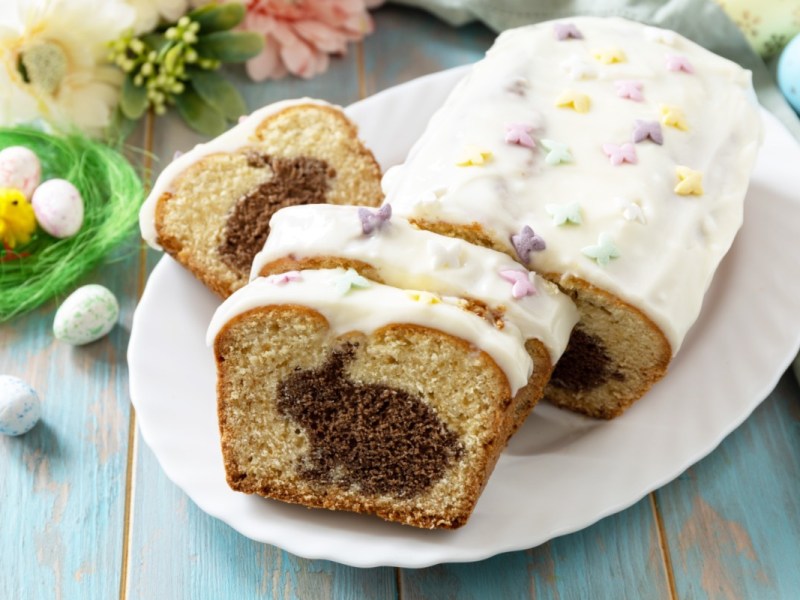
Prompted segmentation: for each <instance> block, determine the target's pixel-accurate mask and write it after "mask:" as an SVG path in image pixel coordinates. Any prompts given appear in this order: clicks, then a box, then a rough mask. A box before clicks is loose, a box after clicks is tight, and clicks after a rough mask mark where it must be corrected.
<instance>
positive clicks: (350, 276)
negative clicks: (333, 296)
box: [335, 268, 370, 296]
mask: <svg viewBox="0 0 800 600" xmlns="http://www.w3.org/2000/svg"><path fill="white" fill-rule="evenodd" d="M369 285H370V283H369V280H368V279H367V278H365V277H362V276H361V275H359V274H358V273H357V272H356V270H355V269H352V268H351V269H347V271H345V272H344V273H342V274H341V276H340V277H339V279H337V280H336V284H335V286H336V291H337V292H338V293H339V295H340V296H345V295H347V293H348V292H349V291H350V290H351V289H353V288H355V289H357V290H358V289H364V288H368V287H369Z"/></svg>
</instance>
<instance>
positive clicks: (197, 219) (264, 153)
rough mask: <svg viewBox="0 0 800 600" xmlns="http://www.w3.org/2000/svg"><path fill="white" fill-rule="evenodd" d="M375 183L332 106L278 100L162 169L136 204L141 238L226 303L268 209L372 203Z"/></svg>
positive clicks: (260, 241)
mask: <svg viewBox="0 0 800 600" xmlns="http://www.w3.org/2000/svg"><path fill="white" fill-rule="evenodd" d="M380 177H381V173H380V168H379V167H378V164H377V163H376V162H375V159H374V157H373V156H372V153H371V152H370V151H369V150H368V149H367V148H366V147H365V146H364V145H363V144H362V143H361V142H360V141H359V139H358V137H357V132H356V128H355V126H354V125H353V124H352V123H351V122H350V121H349V120H348V119H347V117H346V116H345V115H344V114H343V113H342V111H341V110H340V109H339V108H338V107H335V106H332V105H330V104H327V103H324V102H321V101H318V100H310V99H307V98H306V99H302V100H293V101H285V102H278V103H276V104H272V105H270V106H267V107H265V108H262V109H261V110H258V111H256V112H255V113H253V114H252V115H250V116H249V117H247V118H246V119H244V120H243V121H242V122H241V123H239V125H237V126H236V127H234V128H233V129H231V130H230V131H228V132H226V133H224V134H223V135H221V136H219V137H218V138H216V139H214V140H212V141H210V142H208V143H206V144H202V145H199V146H196V147H195V148H194V149H193V150H191V151H189V152H187V153H186V154H183V155H181V156H180V157H178V158H177V159H176V160H174V161H173V162H172V163H171V164H170V165H168V166H167V168H166V169H164V171H163V172H162V173H161V175H160V176H159V178H158V180H157V181H156V183H155V185H154V186H153V190H152V192H151V193H150V195H149V197H148V198H147V200H146V201H145V204H144V206H143V207H142V210H141V213H140V226H141V230H142V237H143V238H144V239H145V240H146V241H147V242H148V244H150V245H151V246H153V247H154V248H163V249H164V250H165V251H166V252H167V253H169V254H170V255H171V256H172V257H173V258H175V259H176V260H177V261H178V262H180V263H181V264H182V265H183V266H185V267H186V268H187V269H189V270H190V271H191V272H192V273H193V274H194V275H195V276H196V277H197V278H198V279H200V281H202V282H203V283H204V284H205V285H206V286H208V287H209V288H210V289H211V290H213V291H214V292H216V293H217V294H219V295H220V296H222V297H223V298H224V297H227V296H228V295H230V294H231V293H233V291H235V290H236V289H238V288H240V287H241V286H243V285H244V284H245V283H247V279H248V274H249V273H250V265H251V262H252V260H253V257H254V256H255V254H256V253H257V252H258V251H259V250H260V249H261V247H262V246H263V245H264V240H265V239H266V238H267V235H268V233H269V226H268V224H269V219H270V217H271V216H272V214H273V213H274V212H275V211H276V210H278V209H279V208H281V207H284V206H292V205H297V204H318V203H326V202H329V203H332V204H344V203H347V204H363V205H369V206H374V205H377V204H379V203H380V202H381V199H382V197H383V195H382V192H381V190H380Z"/></svg>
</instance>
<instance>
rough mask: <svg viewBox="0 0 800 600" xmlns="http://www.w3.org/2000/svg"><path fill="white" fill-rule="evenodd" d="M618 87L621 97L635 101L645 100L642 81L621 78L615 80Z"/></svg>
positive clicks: (618, 94)
mask: <svg viewBox="0 0 800 600" xmlns="http://www.w3.org/2000/svg"><path fill="white" fill-rule="evenodd" d="M614 85H615V86H616V88H617V96H619V97H620V98H627V99H628V100H633V101H634V102H641V101H642V100H644V96H643V95H642V82H641V81H633V80H631V79H620V80H618V81H615V82H614Z"/></svg>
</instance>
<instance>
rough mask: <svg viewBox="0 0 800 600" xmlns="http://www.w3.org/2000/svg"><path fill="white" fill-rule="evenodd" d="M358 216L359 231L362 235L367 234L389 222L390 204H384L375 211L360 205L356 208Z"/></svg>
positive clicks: (390, 216)
mask: <svg viewBox="0 0 800 600" xmlns="http://www.w3.org/2000/svg"><path fill="white" fill-rule="evenodd" d="M358 218H359V219H361V231H362V232H363V233H364V235H369V234H370V233H372V232H373V231H375V230H376V229H380V228H381V227H383V226H384V224H385V223H388V222H389V219H391V218H392V205H391V204H384V205H383V206H381V207H380V208H379V209H378V210H376V211H375V212H372V211H371V210H369V209H367V208H363V207H361V208H359V209H358Z"/></svg>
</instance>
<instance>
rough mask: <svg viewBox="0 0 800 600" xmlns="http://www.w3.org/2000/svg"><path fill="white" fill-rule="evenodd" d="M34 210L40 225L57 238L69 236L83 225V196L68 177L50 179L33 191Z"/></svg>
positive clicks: (32, 202)
mask: <svg viewBox="0 0 800 600" xmlns="http://www.w3.org/2000/svg"><path fill="white" fill-rule="evenodd" d="M31 204H32V205H33V212H34V214H35V215H36V221H37V222H38V223H39V226H40V227H41V228H42V229H44V230H45V231H46V232H47V233H49V234H50V235H52V236H53V237H57V238H68V237H71V236H73V235H75V234H76V233H78V230H79V229H80V228H81V225H83V198H81V193H80V192H79V191H78V189H77V188H76V187H75V186H74V185H72V184H71V183H70V182H69V181H67V180H66V179H48V180H47V181H45V182H44V183H43V184H42V185H40V186H39V187H37V188H36V191H35V192H33V199H32V200H31Z"/></svg>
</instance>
